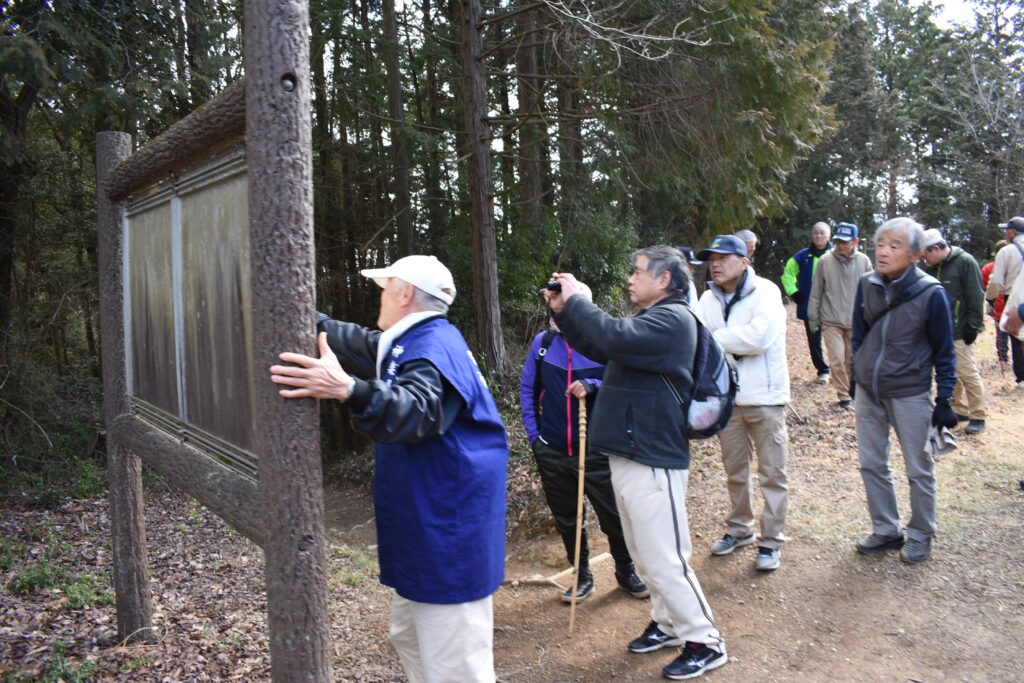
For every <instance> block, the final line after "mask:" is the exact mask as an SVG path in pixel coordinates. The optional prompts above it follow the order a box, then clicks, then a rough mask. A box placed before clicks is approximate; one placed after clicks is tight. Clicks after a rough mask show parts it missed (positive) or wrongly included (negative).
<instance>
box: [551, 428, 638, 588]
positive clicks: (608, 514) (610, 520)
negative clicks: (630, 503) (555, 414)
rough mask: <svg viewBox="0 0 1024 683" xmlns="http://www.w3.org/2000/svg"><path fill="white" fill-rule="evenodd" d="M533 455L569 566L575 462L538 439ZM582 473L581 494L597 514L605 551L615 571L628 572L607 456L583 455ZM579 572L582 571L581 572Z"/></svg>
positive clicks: (584, 549)
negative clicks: (608, 551)
mask: <svg viewBox="0 0 1024 683" xmlns="http://www.w3.org/2000/svg"><path fill="white" fill-rule="evenodd" d="M533 456H534V459H535V460H536V461H537V469H538V471H539V472H540V483H541V487H542V488H543V489H544V497H545V498H546V499H547V501H548V507H549V508H551V514H552V515H554V518H555V530H556V531H558V534H559V535H560V536H561V537H562V543H563V544H564V545H565V554H566V557H567V558H568V560H569V564H572V563H573V560H574V559H575V558H574V557H573V555H574V554H575V550H576V495H577V493H578V487H579V466H580V465H579V461H578V459H577V458H576V457H575V456H573V457H571V458H570V457H569V456H568V455H566V454H565V453H563V452H561V451H557V450H555V449H553V448H551V447H549V446H548V445H547V444H545V443H544V442H543V441H541V440H540V439H538V440H537V441H536V442H535V443H534V445H533ZM584 464H585V465H586V472H585V474H584V477H583V492H584V493H585V494H586V497H587V499H588V500H589V501H590V505H591V506H592V507H593V508H594V512H595V513H596V514H597V521H598V522H599V523H600V525H601V531H603V532H604V533H605V535H606V536H608V545H609V550H610V551H611V555H612V557H613V558H614V559H615V568H616V570H617V571H618V572H620V573H621V572H624V571H628V570H632V568H633V559H632V558H631V557H630V556H629V550H627V549H626V539H625V538H624V537H623V535H622V523H621V522H620V521H619V509H618V507H616V505H615V494H614V493H613V491H612V475H611V470H610V469H609V468H608V456H606V455H599V454H595V453H587V460H586V463H584ZM586 523H587V521H586V515H584V517H583V525H584V527H583V532H582V534H581V538H580V567H581V568H582V567H586V566H587V562H588V561H589V559H590V549H589V548H588V546H587V531H586ZM581 571H582V569H581Z"/></svg>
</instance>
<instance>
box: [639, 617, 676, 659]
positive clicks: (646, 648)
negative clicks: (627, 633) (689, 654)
mask: <svg viewBox="0 0 1024 683" xmlns="http://www.w3.org/2000/svg"><path fill="white" fill-rule="evenodd" d="M684 642H686V641H684V640H683V639H682V638H674V637H672V636H670V635H668V634H667V633H665V632H663V631H662V630H661V629H660V628H658V622H656V621H652V622H651V623H650V624H648V625H647V628H645V629H644V632H643V633H642V634H641V635H640V637H639V638H636V639H635V640H631V641H630V643H629V645H627V646H626V647H627V648H628V649H629V651H630V652H654V651H655V650H660V649H661V648H663V647H676V646H678V645H682V644H683V643H684Z"/></svg>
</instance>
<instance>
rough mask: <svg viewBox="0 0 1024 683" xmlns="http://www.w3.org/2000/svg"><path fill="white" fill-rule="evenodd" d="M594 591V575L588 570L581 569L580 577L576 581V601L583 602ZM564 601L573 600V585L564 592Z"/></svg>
mask: <svg viewBox="0 0 1024 683" xmlns="http://www.w3.org/2000/svg"><path fill="white" fill-rule="evenodd" d="M593 592H594V575H593V574H591V573H590V570H589V569H588V570H587V571H583V570H580V578H579V581H578V582H577V583H576V602H583V601H584V600H586V599H587V598H589V597H590V594H591V593H593ZM562 602H572V586H569V587H568V588H566V589H565V592H564V593H562Z"/></svg>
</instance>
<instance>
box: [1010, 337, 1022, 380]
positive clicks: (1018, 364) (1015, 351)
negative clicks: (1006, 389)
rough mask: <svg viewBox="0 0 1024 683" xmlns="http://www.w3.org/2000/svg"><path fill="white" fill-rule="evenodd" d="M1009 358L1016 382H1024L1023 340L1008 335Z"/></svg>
mask: <svg viewBox="0 0 1024 683" xmlns="http://www.w3.org/2000/svg"><path fill="white" fill-rule="evenodd" d="M1010 356H1011V358H1010V360H1011V363H1012V364H1013V376H1014V377H1016V378H1017V381H1018V382H1024V342H1022V341H1021V340H1020V339H1017V337H1015V336H1013V335H1012V334H1011V335H1010Z"/></svg>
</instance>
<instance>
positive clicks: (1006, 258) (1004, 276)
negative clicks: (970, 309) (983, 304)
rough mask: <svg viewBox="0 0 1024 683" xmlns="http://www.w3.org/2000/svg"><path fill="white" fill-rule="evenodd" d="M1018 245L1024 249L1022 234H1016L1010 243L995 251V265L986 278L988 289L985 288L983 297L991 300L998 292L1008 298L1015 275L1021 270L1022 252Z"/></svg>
mask: <svg viewBox="0 0 1024 683" xmlns="http://www.w3.org/2000/svg"><path fill="white" fill-rule="evenodd" d="M1018 246H1019V247H1020V248H1022V249H1024V235H1017V236H1016V237H1014V238H1013V243H1012V244H1007V245H1006V246H1005V247H1003V248H1002V249H1000V250H999V251H997V252H996V258H995V262H996V265H995V266H994V267H993V268H992V275H991V276H990V277H989V279H988V289H986V290H985V298H986V299H988V300H989V301H992V300H993V299H995V298H996V297H997V296H999V295H1000V294H1005V295H1006V298H1007V299H1009V298H1010V294H1011V293H1012V292H1013V286H1014V283H1015V282H1016V281H1017V275H1019V274H1020V272H1021V265H1022V264H1024V254H1021V252H1020V250H1019V249H1018Z"/></svg>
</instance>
